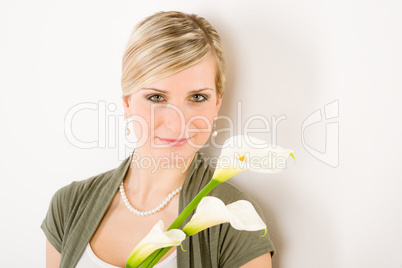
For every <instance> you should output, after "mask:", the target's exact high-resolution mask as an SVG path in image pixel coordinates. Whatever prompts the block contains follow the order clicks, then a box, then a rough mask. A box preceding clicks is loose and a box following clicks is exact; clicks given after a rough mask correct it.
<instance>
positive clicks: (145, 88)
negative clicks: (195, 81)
mask: <svg viewBox="0 0 402 268" xmlns="http://www.w3.org/2000/svg"><path fill="white" fill-rule="evenodd" d="M140 90H155V91H158V92H161V93H165V94H167V95H169V92H168V91H165V90H161V89H157V88H149V87H144V88H141V89H140ZM204 90H212V91H214V90H213V89H212V88H209V87H206V88H201V89H196V90H191V91H190V92H189V93H198V92H201V91H204Z"/></svg>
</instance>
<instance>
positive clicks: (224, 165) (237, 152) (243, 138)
mask: <svg viewBox="0 0 402 268" xmlns="http://www.w3.org/2000/svg"><path fill="white" fill-rule="evenodd" d="M289 155H290V156H292V157H293V158H294V159H295V157H294V155H293V151H292V150H290V149H284V148H282V147H280V146H275V147H273V146H272V145H270V144H268V143H267V142H265V141H263V140H260V139H258V138H256V137H253V136H247V135H238V136H233V137H230V138H229V139H227V140H226V141H225V143H224V144H223V148H222V151H221V154H220V156H219V159H218V163H217V167H216V169H215V172H214V175H213V177H212V178H213V179H214V180H217V181H220V182H223V181H226V180H228V179H230V178H231V177H233V176H234V175H236V174H238V173H240V172H242V171H244V170H251V171H255V172H259V173H278V172H281V171H283V169H284V168H285V167H286V160H287V158H288V156H289ZM295 160H296V159H295Z"/></svg>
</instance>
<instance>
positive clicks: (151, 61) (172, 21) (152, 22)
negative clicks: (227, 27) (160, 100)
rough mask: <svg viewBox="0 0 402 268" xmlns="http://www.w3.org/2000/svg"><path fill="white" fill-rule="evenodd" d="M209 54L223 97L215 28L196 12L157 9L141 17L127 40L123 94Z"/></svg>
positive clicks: (221, 63) (220, 53)
mask: <svg viewBox="0 0 402 268" xmlns="http://www.w3.org/2000/svg"><path fill="white" fill-rule="evenodd" d="M209 55H213V56H214V58H215V63H216V76H215V86H216V91H217V94H218V95H219V96H222V95H223V92H224V90H225V82H226V78H225V60H224V58H223V51H222V46H221V41H220V36H219V34H218V32H217V31H216V30H215V28H214V27H212V25H211V24H210V23H209V22H208V21H207V20H205V19H204V18H202V17H199V16H197V15H195V14H186V13H182V12H178V11H168V12H163V11H162V12H157V13H155V14H154V15H152V16H149V17H147V18H145V19H144V20H142V21H141V22H140V23H139V24H138V25H137V26H136V27H135V29H134V31H133V32H132V34H131V36H130V38H129V40H128V43H127V46H126V50H125V52H124V55H123V61H122V78H121V87H122V90H123V97H125V96H129V95H131V94H132V93H134V92H136V91H137V90H139V89H141V88H142V87H144V86H146V85H147V84H151V83H153V82H155V81H158V80H160V79H163V78H166V77H168V76H171V75H173V74H176V73H178V72H180V71H182V70H184V69H186V68H188V67H190V66H192V65H194V64H196V63H198V62H200V61H202V60H203V59H205V58H206V57H208V56H209Z"/></svg>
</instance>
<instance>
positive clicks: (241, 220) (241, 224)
mask: <svg viewBox="0 0 402 268" xmlns="http://www.w3.org/2000/svg"><path fill="white" fill-rule="evenodd" d="M226 222H229V223H230V225H231V226H232V227H233V228H235V229H237V230H245V231H258V230H264V229H265V230H266V228H267V226H266V225H265V223H264V221H263V220H262V219H261V218H260V216H259V215H258V213H257V211H256V210H255V208H254V206H253V205H252V204H251V203H250V202H249V201H246V200H239V201H236V202H233V203H231V204H229V205H225V204H224V203H223V202H222V201H221V200H220V199H219V198H217V197H213V196H206V197H204V198H203V199H202V200H201V202H200V203H199V204H198V206H197V209H196V212H195V214H194V215H193V217H192V218H191V220H190V221H189V222H188V223H187V224H186V225H185V226H184V228H183V231H184V232H185V233H186V235H187V236H191V235H194V234H196V233H198V232H201V231H202V230H205V229H207V228H209V227H212V226H215V225H218V224H221V223H226Z"/></svg>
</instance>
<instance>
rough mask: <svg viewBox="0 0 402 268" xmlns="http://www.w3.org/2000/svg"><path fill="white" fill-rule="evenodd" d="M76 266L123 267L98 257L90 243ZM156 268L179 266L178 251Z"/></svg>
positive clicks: (84, 267) (89, 267) (93, 267)
mask: <svg viewBox="0 0 402 268" xmlns="http://www.w3.org/2000/svg"><path fill="white" fill-rule="evenodd" d="M75 267H76V268H121V267H117V266H114V265H111V264H109V263H106V262H104V261H102V260H101V259H99V258H98V256H96V255H95V253H94V252H93V251H92V248H91V245H90V244H89V243H88V245H87V247H86V248H85V251H84V254H82V256H81V259H80V260H79V261H78V263H77V266H75ZM154 267H155V268H177V253H176V250H175V251H173V253H172V254H170V255H169V256H168V257H167V258H166V259H164V260H163V261H161V262H160V263H157V264H155V266H154Z"/></svg>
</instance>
